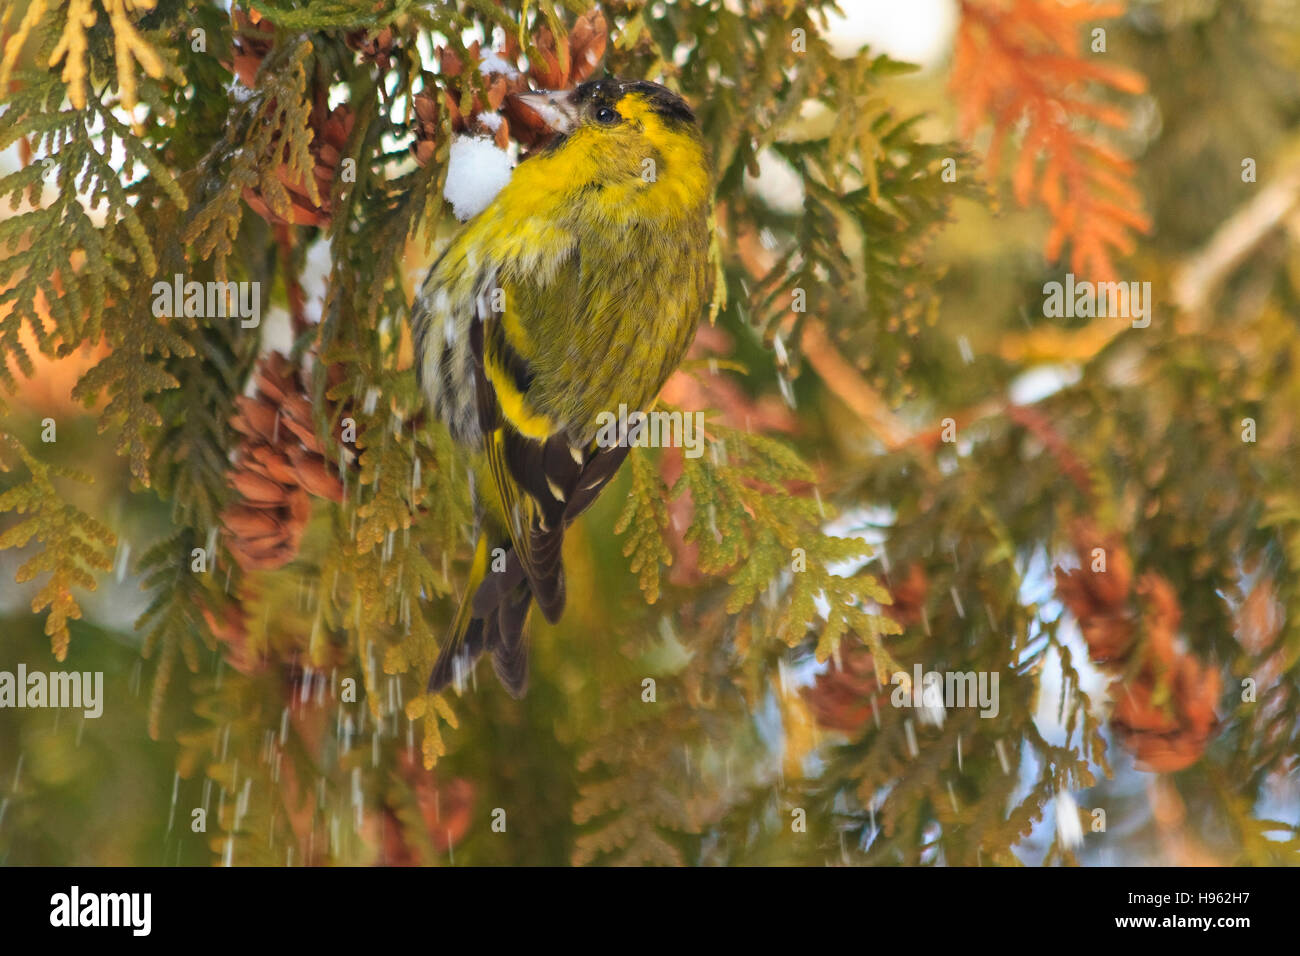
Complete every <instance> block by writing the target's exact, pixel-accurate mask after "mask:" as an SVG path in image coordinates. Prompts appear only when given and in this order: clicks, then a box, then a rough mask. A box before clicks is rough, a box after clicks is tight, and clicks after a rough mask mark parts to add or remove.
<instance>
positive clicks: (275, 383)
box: [221, 352, 343, 571]
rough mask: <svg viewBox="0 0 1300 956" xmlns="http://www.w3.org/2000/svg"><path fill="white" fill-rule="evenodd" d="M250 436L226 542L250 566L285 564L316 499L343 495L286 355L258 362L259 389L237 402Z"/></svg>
mask: <svg viewBox="0 0 1300 956" xmlns="http://www.w3.org/2000/svg"><path fill="white" fill-rule="evenodd" d="M235 401H236V404H237V405H238V409H239V410H238V413H237V414H236V415H235V417H234V418H233V419H232V420H231V425H232V426H233V427H234V428H235V430H236V431H238V432H239V433H240V434H241V435H243V436H244V437H243V439H242V441H241V442H240V445H239V449H238V451H237V453H236V457H235V463H234V466H233V467H232V470H231V472H230V474H229V481H230V484H231V485H232V486H233V487H234V488H235V490H236V491H238V492H239V496H240V500H239V501H238V502H237V503H235V504H232V505H230V506H229V507H227V508H226V510H225V511H223V512H222V514H221V522H222V525H223V526H224V537H225V541H226V546H227V547H228V548H229V549H230V553H231V554H232V555H233V556H234V558H235V561H236V562H237V563H238V564H239V566H240V567H241V568H243V569H244V570H245V571H251V570H259V569H270V568H279V567H283V566H284V565H286V564H288V563H289V562H290V561H292V560H293V559H294V557H295V556H296V555H297V553H298V548H299V545H300V544H301V542H302V535H303V532H304V530H305V529H306V527H307V522H308V520H309V519H310V518H311V498H312V496H316V497H319V498H327V499H329V500H330V501H342V500H343V484H342V482H341V481H339V479H338V476H337V475H336V474H334V472H333V470H332V469H331V467H330V465H329V462H327V461H326V459H325V446H324V444H323V443H322V442H321V441H320V439H319V438H318V437H317V436H316V430H315V426H314V425H313V422H312V407H311V400H310V398H309V397H308V393H307V391H306V389H305V388H304V386H303V383H302V380H301V376H300V375H299V373H298V370H297V369H296V368H294V367H293V366H292V365H291V364H290V363H289V361H288V359H286V358H285V357H284V356H283V355H281V354H280V353H279V352H272V353H271V354H269V355H267V356H266V358H264V359H263V360H262V362H261V363H260V365H259V367H258V376H257V393H256V395H254V396H251V397H250V396H246V395H241V396H240V397H239V398H237V399H236V400H235Z"/></svg>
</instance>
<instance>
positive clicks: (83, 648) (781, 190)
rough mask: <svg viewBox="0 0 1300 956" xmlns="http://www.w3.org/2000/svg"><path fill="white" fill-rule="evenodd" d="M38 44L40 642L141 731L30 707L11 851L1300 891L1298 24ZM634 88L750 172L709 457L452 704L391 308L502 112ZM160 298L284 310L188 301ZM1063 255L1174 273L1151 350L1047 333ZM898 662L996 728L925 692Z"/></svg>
mask: <svg viewBox="0 0 1300 956" xmlns="http://www.w3.org/2000/svg"><path fill="white" fill-rule="evenodd" d="M92 15H93V16H92ZM3 24H4V43H3V44H2V45H0V49H3V54H2V57H0V88H2V89H3V93H0V95H3V96H4V97H6V99H5V101H4V107H3V108H4V111H5V112H4V114H3V115H4V121H3V123H0V126H3V128H4V132H3V133H2V134H0V148H3V152H2V153H0V175H3V178H2V179H0V194H3V195H4V196H5V197H6V199H7V201H6V203H5V204H4V207H3V210H2V211H0V216H3V217H4V218H2V219H0V248H3V249H4V253H3V258H2V259H0V263H2V265H0V289H3V290H4V291H3V292H0V350H2V351H3V353H4V357H5V362H4V365H3V369H4V373H3V386H4V387H3V388H2V389H0V415H2V416H3V429H2V430H0V441H3V446H2V447H0V456H2V459H0V460H2V461H3V464H4V465H5V466H6V467H7V470H6V471H5V472H0V545H3V546H5V548H6V549H5V550H0V618H2V619H3V635H2V636H0V670H8V671H13V670H15V669H16V667H17V665H18V664H19V663H23V664H25V665H26V667H27V668H28V669H29V670H46V671H51V670H60V669H76V670H79V671H103V673H104V679H105V697H106V703H105V707H104V715H103V716H102V717H100V718H98V719H94V720H87V719H84V718H83V717H82V716H81V714H80V712H77V711H58V710H0V862H3V863H10V864H31V863H56V864H61V863H106V864H133V863H134V864H182V865H187V864H210V863H229V864H235V865H239V864H252V863H258V864H263V863H264V864H286V863H287V864H303V863H314V864H330V863H341V864H424V865H445V864H464V863H470V864H561V863H577V864H585V863H655V864H661V863H662V864H801V865H822V864H826V863H832V864H840V863H843V864H864V863H866V864H897V863H905V864H916V863H927V864H937V863H948V864H961V865H977V864H998V863H1014V862H1026V863H1043V862H1047V863H1059V862H1065V863H1075V862H1077V863H1084V864H1100V865H1108V864H1120V863H1165V864H1193V863H1206V862H1217V863H1224V864H1265V863H1293V862H1295V852H1296V827H1297V825H1298V824H1300V794H1298V793H1297V787H1296V782H1295V773H1296V758H1297V746H1298V744H1297V729H1298V727H1297V721H1298V720H1300V670H1298V668H1300V590H1298V588H1297V581H1300V577H1298V576H1297V570H1298V569H1300V492H1297V490H1296V487H1295V474H1296V466H1297V460H1296V453H1297V434H1296V428H1297V424H1298V422H1297V412H1298V411H1300V376H1297V361H1300V350H1298V348H1297V341H1298V340H1297V336H1296V329H1295V316H1296V315H1297V314H1298V313H1297V294H1298V293H1300V255H1298V251H1300V148H1298V147H1300V126H1298V123H1300V69H1297V67H1298V66H1300V10H1298V9H1297V8H1296V7H1295V5H1294V4H1292V3H1290V2H1286V0H1259V2H1253V3H1237V2H1230V0H1221V2H1220V0H1131V2H1129V3H1128V4H1123V3H1103V4H1096V5H1091V4H1074V3H1064V2H1059V0H926V2H916V3H913V4H893V3H885V2H883V0H882V2H876V0H843V2H841V4H840V5H839V7H838V8H837V7H836V5H835V4H834V3H831V2H829V0H827V2H816V0H814V2H809V3H802V2H801V3H793V2H786V0H708V2H704V0H700V2H687V0H679V2H668V0H656V2H653V3H643V2H640V0H609V2H603V3H599V4H594V5H593V4H590V3H588V2H586V0H583V2H578V0H540V2H530V3H519V2H513V0H472V2H451V3H423V4H420V3H408V2H398V0H393V2H390V0H380V2H372V0H357V2H352V0H338V2H333V3H329V4H321V3H311V4H308V3H305V2H301V3H300V2H296V0H249V2H247V3H243V4H237V5H236V6H235V7H234V9H233V10H232V9H230V8H229V7H228V6H226V5H223V4H207V3H187V2H182V0H150V2H142V0H135V2H134V3H131V4H128V3H126V2H124V0H63V2H56V0H17V2H11V3H9V4H8V5H7V6H6V8H5V14H4V20H3ZM1098 30H1100V31H1101V32H1100V33H1098V32H1097V31H1098ZM196 31H197V32H196ZM908 60H911V61H915V63H916V64H917V65H918V66H919V68H911V67H907V66H905V65H904V62H903V61H908ZM604 69H608V70H609V71H611V72H613V73H615V74H616V75H620V76H645V77H650V78H654V79H658V80H661V81H664V82H667V83H668V84H669V85H671V86H673V87H675V88H677V89H679V90H680V91H682V92H683V94H684V95H686V96H687V98H688V99H689V100H690V101H691V102H692V103H693V104H694V105H695V106H696V109H697V112H698V114H699V116H700V118H701V122H702V125H703V127H704V129H705V131H706V134H707V136H708V138H709V141H710V143H711V145H712V148H713V153H714V158H715V163H716V170H715V173H716V183H717V205H716V222H717V245H716V250H715V261H716V265H717V269H718V276H719V290H718V295H717V296H716V299H715V303H714V305H715V309H716V313H717V314H716V321H715V322H713V323H710V322H709V321H708V318H707V317H701V318H702V325H701V331H700V335H699V337H698V339H697V343H696V346H695V348H694V351H693V353H692V357H691V359H690V360H689V361H688V363H687V365H686V367H684V368H683V370H682V371H681V372H680V373H679V374H678V375H677V376H675V377H674V378H673V380H672V381H671V382H670V383H669V385H668V387H667V388H666V389H665V393H664V396H663V400H664V402H665V403H666V404H668V405H669V406H671V407H674V408H683V409H688V410H689V409H701V410H705V411H707V412H708V413H709V436H710V448H709V453H708V454H706V455H705V456H704V457H703V458H700V459H686V458H683V457H682V456H681V454H680V453H679V452H678V451H675V450H671V449H668V450H650V449H646V450H640V451H637V452H635V453H634V454H633V455H632V456H631V457H630V459H629V464H628V466H627V467H626V468H624V469H623V471H622V473H621V474H620V476H619V478H618V482H617V485H616V487H614V488H613V489H612V490H611V491H610V493H608V494H606V495H605V496H603V498H602V499H601V500H600V501H599V502H598V504H597V505H596V506H595V507H594V508H593V509H592V511H591V512H590V513H589V515H588V517H586V518H585V519H584V520H583V521H582V522H581V523H580V524H579V525H577V526H575V527H574V529H573V531H572V533H571V534H570V536H569V539H568V541H567V544H566V549H567V550H566V567H567V569H568V577H569V581H568V587H569V592H570V594H571V600H570V607H569V609H568V611H567V613H566V615H565V617H564V619H563V620H562V621H561V622H560V623H559V624H558V625H556V626H548V625H546V624H545V622H544V621H542V620H540V619H539V618H534V619H533V620H532V622H531V624H530V627H531V629H532V630H531V632H532V643H533V647H534V660H533V664H532V681H531V689H530V692H529V694H528V696H527V697H526V698H524V699H523V700H521V701H513V700H511V699H509V698H508V697H507V696H506V695H505V694H504V693H503V692H502V691H501V690H500V688H498V687H497V686H495V682H494V681H492V680H491V679H490V678H489V677H487V676H486V672H485V671H484V673H482V674H480V675H479V678H478V680H479V683H477V684H476V685H474V686H473V687H472V688H471V689H470V690H469V691H468V692H466V693H465V694H463V695H457V694H454V693H448V694H447V695H445V696H443V697H436V698H430V697H428V696H427V695H425V694H424V692H423V687H424V680H425V678H426V676H427V674H428V671H429V667H430V665H431V662H432V660H433V658H434V656H435V655H436V652H437V642H438V639H439V637H440V636H441V634H442V633H443V630H444V629H445V627H446V625H447V622H448V620H449V617H450V615H451V613H452V610H453V608H454V603H455V599H456V597H457V596H458V594H459V589H460V587H461V583H462V582H463V580H464V574H465V568H466V566H467V562H468V557H469V548H470V544H469V541H468V538H467V522H468V510H467V489H466V482H465V475H464V467H463V464H462V463H461V462H459V461H458V460H457V457H456V453H455V451H454V449H453V447H452V446H451V444H450V442H449V440H448V439H447V436H446V435H445V433H443V432H442V431H441V430H440V428H439V427H438V426H437V425H435V424H433V423H430V422H429V421H427V419H426V418H425V416H424V414H423V411H422V409H421V407H420V404H419V401H418V395H417V391H416V387H415V382H414V376H413V374H412V372H411V368H410V362H411V360H410V344H409V335H408V333H407V331H406V329H405V325H404V315H405V311H406V305H407V303H408V302H409V297H410V291H411V286H412V283H413V282H415V281H418V280H419V278H421V277H422V275H423V272H424V270H425V269H426V268H427V265H428V263H429V262H430V261H431V258H432V255H433V254H434V251H435V250H436V247H437V243H438V242H439V241H441V240H444V239H445V238H446V237H447V236H449V235H451V234H452V232H453V231H454V230H455V229H456V228H457V224H456V223H455V222H454V220H452V217H451V215H450V210H449V208H448V207H447V206H446V204H445V203H444V202H443V199H442V186H443V183H444V181H445V178H446V175H447V168H448V160H449V154H450V150H449V148H450V144H451V142H452V141H453V139H454V138H455V137H457V136H482V137H485V138H490V139H493V140H494V141H495V142H496V143H497V144H498V145H499V146H500V147H502V148H504V149H507V150H508V151H510V152H511V154H512V156H518V155H519V154H520V153H521V152H523V151H526V150H527V149H529V148H532V147H534V146H535V145H536V144H537V139H536V130H534V129H532V128H531V127H530V125H529V122H528V117H527V116H526V115H521V114H520V113H518V112H517V111H514V110H513V109H512V107H511V101H509V99H508V97H507V94H508V93H509V92H513V91H516V90H519V89H523V88H526V87H528V86H534V87H538V88H547V87H557V86H558V87H562V86H569V85H573V84H574V83H577V82H580V81H581V80H583V79H585V78H586V77H588V76H590V75H592V74H593V73H598V72H599V71H601V70H604ZM494 115H495V116H496V117H499V118H494ZM484 117H487V119H485V118H484ZM1246 160H1250V161H1252V162H1251V163H1247V164H1246V166H1249V167H1250V169H1251V170H1253V175H1247V174H1246V173H1245V169H1246V167H1245V166H1243V163H1244V162H1245V161H1246ZM177 272H181V273H184V274H185V276H186V278H187V279H197V280H200V281H203V280H208V279H225V278H229V279H232V280H237V281H246V280H252V281H258V282H260V283H262V289H263V303H264V306H265V308H264V314H263V321H262V323H261V325H260V326H259V327H257V328H242V327H241V326H240V324H239V323H238V322H237V321H234V320H228V319H199V318H185V317H178V318H174V319H165V318H161V317H156V316H154V315H153V310H152V308H151V302H152V295H151V290H152V286H153V282H154V281H155V280H156V279H157V278H158V277H164V278H165V277H170V276H171V275H173V274H174V273H177ZM1066 272H1073V273H1075V274H1076V276H1077V278H1079V279H1081V280H1082V279H1092V280H1111V279H1115V280H1122V281H1129V282H1150V283H1151V287H1152V290H1153V296H1154V311H1153V317H1152V321H1151V323H1150V325H1149V327H1145V328H1135V327H1133V326H1132V325H1131V323H1130V322H1129V321H1128V320H1126V319H1124V318H1115V317H1107V318H1093V319H1088V318H1079V319H1060V318H1049V317H1046V316H1045V315H1044V307H1043V302H1044V284H1045V283H1048V282H1051V281H1063V280H1064V276H1065V273H1066ZM49 419H52V420H53V422H54V424H55V426H56V428H57V440H55V441H46V440H44V439H43V432H44V431H45V430H46V429H47V427H48V423H47V421H46V420H49ZM1246 420H1249V421H1250V422H1251V423H1252V425H1251V426H1248V425H1247V423H1246ZM349 422H350V423H351V428H349V426H348V423H349ZM1250 427H1253V429H1254V431H1253V432H1251V431H1250ZM1248 433H1249V440H1247V438H1246V437H1245V436H1247V434H1248ZM1096 549H1101V553H1102V554H1104V556H1105V559H1106V569H1105V571H1104V572H1100V573H1098V569H1097V565H1096V555H1097V553H1098V552H1097V550H1096ZM196 551H197V553H198V559H199V560H201V562H202V564H201V566H202V568H203V570H201V571H195V570H194V568H195V564H194V562H195V560H196V557H195V555H196ZM31 562H35V563H34V564H32V563H31ZM24 566H27V567H28V568H29V570H28V571H24V570H22V569H23V568H24ZM32 570H39V572H40V573H37V574H35V575H33V574H32V573H31V571H32ZM87 575H88V576H89V577H87ZM33 576H34V578H35V579H34V580H28V579H29V578H31V577H33ZM87 583H93V584H94V587H93V588H91V587H87V586H85V585H86V584H87ZM914 665H919V666H920V667H921V668H922V670H926V671H930V670H933V671H940V672H945V671H963V672H964V671H980V672H997V673H998V675H999V677H1000V683H999V690H1000V700H999V706H998V714H997V715H996V716H995V717H991V718H987V719H985V718H981V717H980V716H979V715H978V711H977V710H974V709H970V708H949V709H947V710H946V711H942V709H936V708H925V709H923V710H922V711H917V710H913V709H910V708H908V709H903V708H897V707H893V706H890V697H891V692H892V691H893V690H894V688H893V687H891V686H890V684H889V680H890V677H891V675H892V674H893V673H894V672H895V671H896V670H899V671H903V672H905V673H907V674H909V675H910V674H911V673H912V669H913V666H914ZM647 680H651V681H653V689H652V690H650V689H648V685H647V684H646V683H645V682H646V681H647ZM1246 680H1249V681H1252V682H1253V685H1252V686H1253V692H1247V688H1245V687H1244V685H1243V681H1246ZM353 688H355V693H354V692H353V690H352V689H353ZM651 698H652V699H651ZM196 808H200V809H202V810H204V811H205V812H206V816H207V821H206V828H205V830H204V832H195V830H194V828H193V826H192V821H193V819H194V810H195V809H196ZM503 823H504V829H503V828H502V824H503ZM494 824H496V825H495V826H494Z"/></svg>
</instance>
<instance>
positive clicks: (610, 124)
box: [411, 78, 711, 697]
mask: <svg viewBox="0 0 1300 956" xmlns="http://www.w3.org/2000/svg"><path fill="white" fill-rule="evenodd" d="M518 99H519V100H521V101H522V102H523V103H524V104H525V105H526V106H528V107H529V108H530V109H532V110H533V111H534V112H535V113H537V114H538V115H539V116H540V117H541V118H542V120H543V121H544V122H545V123H546V124H547V125H548V126H549V127H550V128H551V129H552V131H553V132H554V136H553V138H552V139H551V140H550V142H549V143H548V144H547V145H546V146H544V147H543V148H542V149H540V150H539V151H537V152H536V153H534V154H533V155H531V156H529V157H528V158H527V159H526V160H524V161H523V162H522V163H520V164H519V166H518V167H517V168H516V169H515V170H514V172H513V175H512V176H511V179H510V182H509V183H508V184H507V185H506V186H505V187H504V188H503V189H502V190H501V192H500V193H499V194H498V195H497V197H496V198H495V199H494V200H493V201H492V203H491V205H489V206H488V207H487V208H486V209H484V210H483V211H482V212H481V213H479V214H478V215H477V216H476V217H474V218H473V219H472V220H470V222H469V223H467V224H466V226H465V227H464V229H463V230H462V231H461V232H460V233H459V234H458V235H457V236H456V238H455V239H454V240H453V241H452V242H451V244H450V245H449V246H448V247H447V249H446V250H445V251H444V252H443V253H442V255H441V256H440V257H439V258H438V260H437V261H436V262H435V263H434V264H433V266H432V267H431V268H430V270H429V273H428V275H427V276H426V278H425V280H424V282H423V284H422V285H421V287H420V291H419V293H418V294H417V296H416V300H415V303H414V305H413V307H412V316H411V322H412V329H413V336H414V341H415V349H416V370H417V373H418V375H419V378H420V383H421V387H422V389H423V391H424V394H425V396H426V398H427V400H428V403H429V405H430V407H431V408H432V409H433V411H434V412H435V414H436V415H437V416H438V417H439V418H440V419H441V420H442V421H443V422H445V423H446V424H447V426H448V428H449V429H450V431H451V433H452V435H453V436H454V437H455V438H456V439H457V440H458V441H459V442H461V443H462V444H464V445H465V446H467V447H468V448H469V449H471V451H472V454H473V461H474V469H473V470H474V474H475V478H476V480H475V482H474V487H475V497H476V502H475V505H476V515H477V519H478V526H479V527H478V543H477V546H476V548H475V552H474V559H473V564H472V566H471V569H470V576H469V583H468V587H467V589H466V593H465V595H464V597H463V598H462V600H461V604H460V609H459V611H458V612H457V614H456V617H455V619H454V621H453V623H452V626H451V629H450V633H449V634H448V635H447V638H446V640H445V641H444V643H443V646H442V649H441V652H440V654H439V657H438V661H437V663H436V664H435V665H434V669H433V673H432V675H431V676H430V678H429V689H430V690H433V691H437V690H441V689H443V688H444V687H446V686H447V685H448V684H449V683H452V682H453V681H456V682H458V683H459V682H460V681H461V680H462V679H463V677H464V676H465V675H466V674H467V673H468V671H469V668H471V667H472V666H473V663H474V661H476V660H477V659H478V657H479V655H481V654H482V653H483V652H484V651H490V652H491V653H492V663H493V667H494V669H495V671H496V673H497V676H498V677H499V678H500V680H501V682H502V683H503V684H504V685H505V687H506V689H507V690H508V691H509V692H510V693H511V694H512V695H513V696H515V697H519V696H522V694H523V693H524V691H525V689H526V687H527V682H528V652H527V642H526V639H525V637H524V623H525V618H526V617H527V614H528V610H529V607H530V605H531V603H532V602H534V601H535V602H536V603H537V606H538V607H539V608H540V609H541V611H542V614H544V615H545V616H546V619H547V620H548V621H552V622H553V621H556V620H558V619H559V617H560V615H561V613H562V612H563V610H564V602H565V587H564V569H563V566H562V563H561V548H562V545H563V539H564V531H565V528H566V527H567V526H568V524H569V523H570V522H572V521H573V520H574V519H575V518H577V516H578V515H579V514H581V513H582V512H583V511H584V510H586V508H587V507H588V506H590V504H591V503H592V501H594V500H595V498H596V496H597V495H598V494H599V493H600V492H601V490H602V489H603V488H604V487H605V485H606V484H607V483H608V482H609V480H610V479H611V478H612V477H613V476H614V474H615V473H616V472H617V471H618V468H619V466H620V465H621V464H622V462H623V459H624V458H625V457H626V455H627V452H628V448H627V447H626V444H625V443H618V442H610V441H608V440H603V441H602V440H598V438H601V437H602V435H601V434H598V433H599V425H598V421H599V419H600V417H601V413H602V412H607V413H610V414H613V415H617V413H618V411H619V407H620V405H622V406H626V408H627V409H628V410H630V411H648V410H649V408H650V407H651V405H652V404H653V402H654V400H655V397H656V395H657V394H658V392H659V390H660V388H661V387H662V386H663V384H664V382H665V380H666V379H667V378H668V376H669V375H670V374H671V373H672V372H673V370H674V369H675V368H677V366H678V364H679V363H680V362H681V360H682V357H683V355H685V353H686V350H687V348H688V346H689V345H690V342H691V339H692V338H693V337H694V334H695V328H696V325H697V323H698V321H699V317H700V315H701V313H702V312H703V311H704V308H705V305H706V303H707V302H708V300H709V296H710V290H709V284H710V278H711V272H710V269H709V263H708V250H709V225H708V221H709V210H710V197H711V177H710V173H709V161H708V151H707V149H706V147H705V144H704V141H703V138H702V136H701V133H700V129H699V125H698V123H697V122H696V118H695V115H694V113H693V112H692V111H691V108H690V107H689V106H688V105H687V103H686V102H685V100H683V99H682V98H681V97H680V96H678V95H677V94H676V93H673V92H672V91H671V90H669V89H667V88H665V87H663V86H660V85H658V84H656V83H650V82H647V81H643V80H637V81H623V80H618V79H614V78H606V79H602V80H594V81H592V82H588V83H584V84H582V85H581V86H579V87H577V88H576V89H574V90H570V91H564V92H539V93H526V94H520V95H519V96H518Z"/></svg>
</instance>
